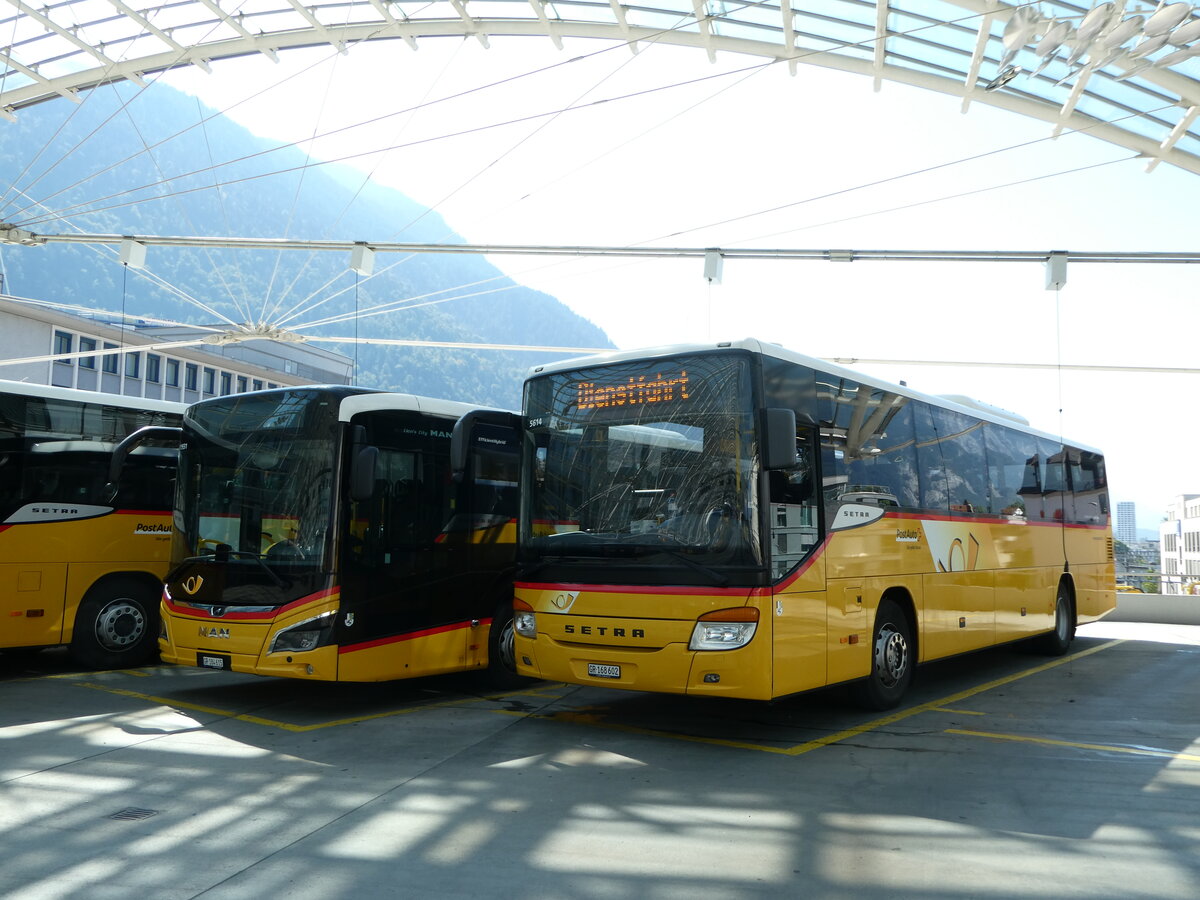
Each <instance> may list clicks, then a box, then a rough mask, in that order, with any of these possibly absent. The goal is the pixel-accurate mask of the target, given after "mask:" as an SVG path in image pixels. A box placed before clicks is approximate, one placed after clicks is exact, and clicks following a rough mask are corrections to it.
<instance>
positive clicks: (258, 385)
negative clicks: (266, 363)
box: [251, 378, 262, 391]
mask: <svg viewBox="0 0 1200 900" xmlns="http://www.w3.org/2000/svg"><path fill="white" fill-rule="evenodd" d="M251 385H252V386H253V388H254V390H256V391H261V390H262V379H261V378H255V379H254V381H253V382H251Z"/></svg>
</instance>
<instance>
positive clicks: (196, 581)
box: [182, 575, 204, 597]
mask: <svg viewBox="0 0 1200 900" xmlns="http://www.w3.org/2000/svg"><path fill="white" fill-rule="evenodd" d="M202 584H204V576H202V575H192V576H191V577H190V578H188V579H187V580H186V581H184V583H183V585H182V587H183V589H184V590H185V591H187V594H188V596H189V597H194V596H196V592H197V591H198V590H200V586H201V585H202Z"/></svg>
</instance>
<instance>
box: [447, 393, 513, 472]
mask: <svg viewBox="0 0 1200 900" xmlns="http://www.w3.org/2000/svg"><path fill="white" fill-rule="evenodd" d="M476 425H492V426H496V427H499V428H505V429H510V430H511V431H512V433H513V434H517V435H519V434H520V433H521V417H520V416H518V415H517V414H516V413H511V412H504V411H503V410H499V409H473V410H471V411H470V412H468V413H465V414H463V416H462V417H461V418H460V419H459V420H458V421H457V422H455V423H454V431H453V432H451V434H450V474H451V475H452V477H453V478H454V483H455V484H462V481H463V479H464V478H466V475H467V457H468V456H469V455H470V452H471V435H472V432H473V431H474V430H475V426H476ZM493 442H494V443H503V441H502V440H500V439H494V440H493Z"/></svg>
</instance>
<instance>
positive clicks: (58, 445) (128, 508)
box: [0, 381, 184, 667]
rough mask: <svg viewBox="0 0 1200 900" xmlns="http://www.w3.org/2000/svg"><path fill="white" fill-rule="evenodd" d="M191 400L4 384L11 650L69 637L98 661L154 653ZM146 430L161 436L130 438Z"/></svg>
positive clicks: (82, 658)
mask: <svg viewBox="0 0 1200 900" xmlns="http://www.w3.org/2000/svg"><path fill="white" fill-rule="evenodd" d="M183 409H184V406H183V404H180V403H170V402H166V401H161V400H147V399H143V398H140V397H138V398H134V397H121V396H117V395H112V394H98V393H95V392H92V391H76V390H68V389H66V388H57V387H47V386H44V385H34V384H24V383H20V382H12V381H4V382H0V650H7V651H18V650H20V651H28V650H34V649H38V648H42V647H51V646H56V645H61V644H66V645H69V647H70V649H71V653H72V655H73V656H74V658H75V659H76V660H77V661H78V662H79V663H81V664H83V665H88V666H93V667H117V666H129V665H135V664H138V663H142V662H145V661H146V660H147V659H150V658H152V657H153V655H154V653H155V650H156V646H155V640H156V638H157V636H158V602H159V595H160V593H161V591H162V579H163V576H164V575H165V574H166V571H167V566H168V564H169V562H170V557H171V500H172V497H173V496H174V482H175V471H176V458H177V450H176V447H175V444H176V439H175V438H173V437H171V436H170V433H169V432H170V429H171V428H172V427H177V426H178V425H179V421H180V418H181V416H182V413H183ZM146 428H150V429H155V430H159V429H161V431H159V432H158V439H157V440H147V441H142V442H141V443H140V444H139V445H138V446H131V444H129V443H126V444H124V445H123V443H122V442H126V441H127V439H131V436H133V435H135V434H137V433H138V432H141V431H142V430H143V429H146ZM164 435H166V437H165V438H164ZM132 440H133V441H135V442H136V441H137V439H132ZM156 445H157V446H156ZM118 450H119V456H120V459H121V461H123V465H119V466H118V468H117V470H116V472H115V473H113V474H110V462H111V461H112V459H113V456H114V451H118ZM114 478H115V481H114V480H113V479H114Z"/></svg>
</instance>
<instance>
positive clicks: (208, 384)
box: [204, 366, 217, 395]
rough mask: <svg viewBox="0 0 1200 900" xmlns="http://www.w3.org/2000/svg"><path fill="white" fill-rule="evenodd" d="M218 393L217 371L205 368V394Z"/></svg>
mask: <svg viewBox="0 0 1200 900" xmlns="http://www.w3.org/2000/svg"><path fill="white" fill-rule="evenodd" d="M216 392H217V370H216V369H210V368H209V367H208V366H205V367H204V393H206V394H210V395H211V394H215V393H216Z"/></svg>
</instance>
